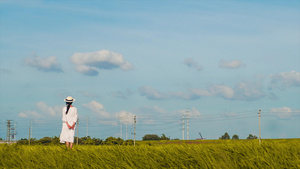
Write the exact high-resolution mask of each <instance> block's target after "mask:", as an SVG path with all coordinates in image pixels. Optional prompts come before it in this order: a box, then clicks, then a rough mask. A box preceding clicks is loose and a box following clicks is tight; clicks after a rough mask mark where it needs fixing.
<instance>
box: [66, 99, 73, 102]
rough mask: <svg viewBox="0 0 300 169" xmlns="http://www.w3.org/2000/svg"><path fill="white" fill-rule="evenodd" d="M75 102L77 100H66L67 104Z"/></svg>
mask: <svg viewBox="0 0 300 169" xmlns="http://www.w3.org/2000/svg"><path fill="white" fill-rule="evenodd" d="M74 101H75V99H72V100H67V99H65V102H74Z"/></svg>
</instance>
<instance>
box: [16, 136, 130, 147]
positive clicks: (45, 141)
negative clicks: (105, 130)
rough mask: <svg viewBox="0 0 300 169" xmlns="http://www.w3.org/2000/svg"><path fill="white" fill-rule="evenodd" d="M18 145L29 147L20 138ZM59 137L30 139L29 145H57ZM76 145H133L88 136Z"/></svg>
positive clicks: (79, 140) (24, 140)
mask: <svg viewBox="0 0 300 169" xmlns="http://www.w3.org/2000/svg"><path fill="white" fill-rule="evenodd" d="M17 144H19V145H29V140H28V139H27V138H22V139H21V140H19V141H17ZM59 144H61V143H60V140H59V137H57V136H55V137H44V138H41V139H39V140H37V139H35V138H31V139H30V145H59ZM74 144H77V137H75V138H74ZM78 145H133V140H126V141H125V140H123V139H121V138H119V137H118V138H116V137H108V138H106V139H105V140H102V139H100V138H91V137H90V136H87V137H81V138H78Z"/></svg>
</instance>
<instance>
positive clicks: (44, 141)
mask: <svg viewBox="0 0 300 169" xmlns="http://www.w3.org/2000/svg"><path fill="white" fill-rule="evenodd" d="M257 138H258V137H257V136H256V135H252V134H249V136H248V137H247V138H246V139H257ZM219 139H220V140H227V139H233V140H238V139H239V136H238V135H236V134H234V135H233V136H232V137H230V135H229V134H228V133H227V132H226V133H225V134H224V135H222V136H221V137H219ZM0 140H2V138H0ZM142 140H143V141H147V140H170V137H167V136H166V135H165V134H162V135H161V136H160V137H159V136H158V135H157V134H146V135H144V137H143V138H142ZM173 140H179V139H178V138H176V139H173ZM133 142H134V141H133V140H132V139H130V140H123V139H121V138H120V137H118V138H116V137H108V138H106V139H105V140H102V139H100V138H91V137H90V136H87V137H81V138H78V144H79V145H133V144H134V143H133ZM74 143H75V144H77V137H75V138H74ZM17 144H20V145H28V144H29V140H28V139H27V138H22V139H21V140H18V141H17ZM30 144H31V145H59V144H60V140H59V137H57V136H54V137H44V138H41V139H39V140H37V139H36V138H31V139H30Z"/></svg>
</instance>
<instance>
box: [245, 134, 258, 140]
mask: <svg viewBox="0 0 300 169" xmlns="http://www.w3.org/2000/svg"><path fill="white" fill-rule="evenodd" d="M247 139H257V136H256V135H252V134H249V136H248V137H247Z"/></svg>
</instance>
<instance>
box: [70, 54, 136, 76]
mask: <svg viewBox="0 0 300 169" xmlns="http://www.w3.org/2000/svg"><path fill="white" fill-rule="evenodd" d="M71 61H72V62H73V63H74V64H75V65H76V70H77V71H78V72H80V73H83V74H85V75H89V76H96V75H98V73H99V69H117V68H120V69H122V70H124V71H127V70H131V69H133V66H132V64H131V63H129V62H127V61H125V60H124V58H123V56H122V55H121V54H119V53H115V52H112V51H108V50H100V51H97V52H89V53H75V54H73V56H72V57H71Z"/></svg>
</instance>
